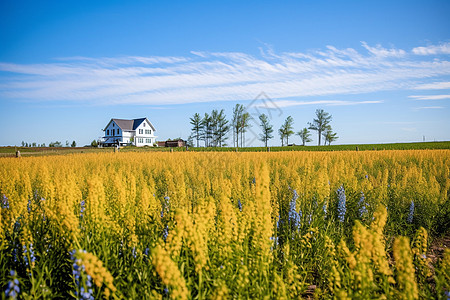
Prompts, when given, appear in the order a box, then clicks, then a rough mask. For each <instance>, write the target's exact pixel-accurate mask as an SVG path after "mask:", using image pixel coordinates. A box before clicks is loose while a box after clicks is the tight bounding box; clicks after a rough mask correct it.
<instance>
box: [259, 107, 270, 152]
mask: <svg viewBox="0 0 450 300" xmlns="http://www.w3.org/2000/svg"><path fill="white" fill-rule="evenodd" d="M259 121H260V124H259V126H260V127H261V130H262V133H261V134H260V135H259V140H260V141H262V142H264V145H265V146H266V147H267V142H268V141H269V140H270V139H272V138H273V135H272V133H273V125H270V123H269V118H268V117H267V115H266V114H261V115H259Z"/></svg>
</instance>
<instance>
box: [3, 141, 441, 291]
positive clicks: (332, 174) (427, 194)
mask: <svg viewBox="0 0 450 300" xmlns="http://www.w3.org/2000/svg"><path fill="white" fill-rule="evenodd" d="M0 169H1V175H0V197H2V199H1V214H0V216H1V219H0V221H1V228H0V254H1V256H0V272H1V273H0V280H1V282H0V284H1V285H2V287H3V291H4V293H3V294H2V298H3V297H5V298H8V297H9V298H15V297H18V298H23V299H36V298H45V299H49V298H65V299H70V298H74V299H101V298H107V299H109V298H113V299H122V298H127V299H130V298H131V299H298V298H302V297H303V298H308V297H317V298H319V299H332V298H333V299H334V298H339V299H374V298H380V299H418V298H438V299H448V297H449V292H450V250H448V249H445V250H444V251H443V252H442V253H439V255H434V256H431V255H430V249H429V248H430V247H429V244H430V242H431V241H433V240H434V239H436V238H439V237H443V236H444V237H445V236H447V237H448V235H449V234H450V151H449V150H403V151H395V150H392V151H368V152H354V151H347V152H272V153H219V152H216V153H214V152H209V153H190V152H175V153H160V152H147V153H145V152H142V153H131V152H129V153H100V154H99V153H97V154H95V153H91V154H89V153H88V154H73V155H64V156H52V157H29V158H24V157H22V158H0Z"/></svg>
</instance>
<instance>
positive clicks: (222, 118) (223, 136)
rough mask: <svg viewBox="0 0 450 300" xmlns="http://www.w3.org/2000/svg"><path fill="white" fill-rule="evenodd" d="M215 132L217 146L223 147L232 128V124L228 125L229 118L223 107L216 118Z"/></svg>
mask: <svg viewBox="0 0 450 300" xmlns="http://www.w3.org/2000/svg"><path fill="white" fill-rule="evenodd" d="M214 124H215V132H214V140H215V142H216V146H219V147H222V144H223V143H224V142H225V141H226V140H227V138H228V137H227V133H228V131H229V130H230V126H229V125H228V120H227V117H226V115H225V111H224V110H223V109H222V110H220V112H219V113H217V115H216V120H215V123H214Z"/></svg>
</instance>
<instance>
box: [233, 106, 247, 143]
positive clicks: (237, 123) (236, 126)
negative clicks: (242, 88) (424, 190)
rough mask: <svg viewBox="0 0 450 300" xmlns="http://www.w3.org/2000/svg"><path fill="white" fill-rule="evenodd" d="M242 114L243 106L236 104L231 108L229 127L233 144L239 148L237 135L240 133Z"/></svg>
mask: <svg viewBox="0 0 450 300" xmlns="http://www.w3.org/2000/svg"><path fill="white" fill-rule="evenodd" d="M243 114H244V106H243V105H242V104H236V106H235V107H234V108H233V119H232V120H231V127H232V129H233V144H234V145H235V146H236V147H239V134H240V133H241V124H242V115H243Z"/></svg>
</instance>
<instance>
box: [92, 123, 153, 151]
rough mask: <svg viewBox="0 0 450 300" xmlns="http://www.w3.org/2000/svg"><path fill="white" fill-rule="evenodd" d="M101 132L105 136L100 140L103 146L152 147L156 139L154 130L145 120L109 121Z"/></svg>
mask: <svg viewBox="0 0 450 300" xmlns="http://www.w3.org/2000/svg"><path fill="white" fill-rule="evenodd" d="M103 131H104V132H105V136H104V137H103V138H102V139H101V140H100V143H101V144H102V145H103V146H113V145H120V146H127V145H134V146H137V147H142V146H153V144H154V143H155V139H156V136H155V131H156V129H155V127H154V126H153V125H152V123H150V121H149V120H148V119H147V118H141V119H133V120H123V119H111V121H109V123H108V125H106V127H105V129H103Z"/></svg>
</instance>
